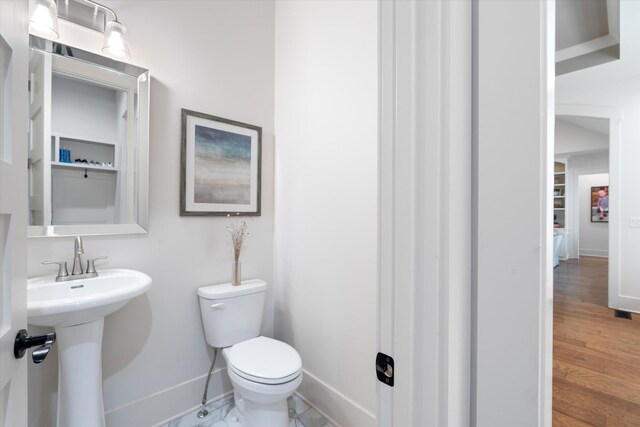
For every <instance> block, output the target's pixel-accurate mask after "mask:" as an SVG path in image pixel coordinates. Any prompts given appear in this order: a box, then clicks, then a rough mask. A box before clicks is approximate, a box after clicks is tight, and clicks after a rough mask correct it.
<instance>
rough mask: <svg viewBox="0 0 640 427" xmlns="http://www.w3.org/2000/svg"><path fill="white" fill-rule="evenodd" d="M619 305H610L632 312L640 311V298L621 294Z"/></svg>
mask: <svg viewBox="0 0 640 427" xmlns="http://www.w3.org/2000/svg"><path fill="white" fill-rule="evenodd" d="M617 305H618V307H610V308H613V309H616V310H623V311H629V312H631V313H640V298H636V297H629V296H625V295H620V296H619V297H618V304H617Z"/></svg>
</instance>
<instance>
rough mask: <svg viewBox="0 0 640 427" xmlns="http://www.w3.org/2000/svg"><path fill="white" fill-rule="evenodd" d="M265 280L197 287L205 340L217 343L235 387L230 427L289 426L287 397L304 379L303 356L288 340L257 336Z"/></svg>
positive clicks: (212, 343)
mask: <svg viewBox="0 0 640 427" xmlns="http://www.w3.org/2000/svg"><path fill="white" fill-rule="evenodd" d="M266 288H267V284H266V282H264V281H263V280H250V281H245V282H243V283H242V284H241V285H239V286H232V285H231V284H223V285H213V286H206V287H202V288H200V289H198V297H199V300H200V314H201V315H202V324H203V327H204V331H205V337H206V340H207V343H208V344H209V345H211V346H212V347H214V348H221V349H222V355H223V357H224V359H225V361H226V362H227V373H228V375H229V379H230V380H231V384H232V385H233V390H234V403H235V407H234V408H233V409H232V411H231V412H230V413H229V416H228V417H227V424H228V425H229V426H232V427H236V426H242V427H288V426H289V411H288V407H287V398H288V397H289V396H291V395H292V394H293V393H294V392H295V390H296V389H297V388H298V386H299V385H300V383H301V382H302V360H301V359H300V355H299V354H298V352H297V351H296V350H295V349H294V348H293V347H291V346H290V345H289V344H286V343H284V342H281V341H278V340H275V339H272V338H267V337H263V336H259V332H260V326H261V323H262V312H263V308H264V299H265V291H266Z"/></svg>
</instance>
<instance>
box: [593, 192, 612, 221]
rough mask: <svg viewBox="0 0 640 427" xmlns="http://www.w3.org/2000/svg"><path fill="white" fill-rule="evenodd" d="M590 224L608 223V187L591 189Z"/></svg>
mask: <svg viewBox="0 0 640 427" xmlns="http://www.w3.org/2000/svg"><path fill="white" fill-rule="evenodd" d="M591 222H609V186H608V185H605V186H600V187H591Z"/></svg>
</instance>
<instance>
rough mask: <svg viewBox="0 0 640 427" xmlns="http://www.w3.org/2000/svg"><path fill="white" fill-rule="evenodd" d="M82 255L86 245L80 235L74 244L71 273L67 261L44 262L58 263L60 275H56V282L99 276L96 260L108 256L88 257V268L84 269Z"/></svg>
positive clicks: (48, 262) (49, 262) (45, 262)
mask: <svg viewBox="0 0 640 427" xmlns="http://www.w3.org/2000/svg"><path fill="white" fill-rule="evenodd" d="M82 255H84V246H83V244H82V238H81V237H80V236H76V241H75V242H74V244H73V268H72V269H71V274H69V271H68V270H67V262H66V261H62V262H57V261H44V262H43V263H42V264H45V265H46V264H57V265H58V267H59V269H58V275H57V276H56V282H66V281H69V280H78V279H89V278H91V277H97V276H98V272H97V271H96V267H95V262H96V260H99V259H106V258H107V257H106V256H101V257H98V258H93V259H88V260H87V269H86V270H84V269H83V268H82Z"/></svg>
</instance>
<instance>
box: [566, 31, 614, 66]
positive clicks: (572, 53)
mask: <svg viewBox="0 0 640 427" xmlns="http://www.w3.org/2000/svg"><path fill="white" fill-rule="evenodd" d="M619 43H620V41H619V40H618V39H617V38H616V37H614V36H612V35H611V34H607V35H606V36H602V37H598V38H597V39H593V40H589V41H587V42H584V43H580V44H577V45H574V46H570V47H568V48H566V49H562V50H559V51H557V52H556V62H562V61H566V60H568V59H572V58H577V57H578V56H582V55H587V54H589V53H593V52H597V51H599V50H602V49H606V48H608V47H611V46H615V45H617V44H619Z"/></svg>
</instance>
